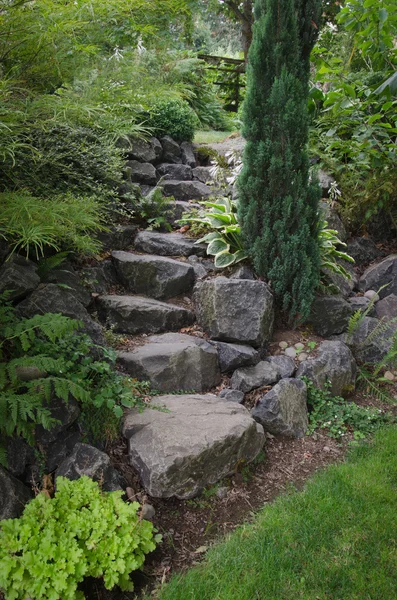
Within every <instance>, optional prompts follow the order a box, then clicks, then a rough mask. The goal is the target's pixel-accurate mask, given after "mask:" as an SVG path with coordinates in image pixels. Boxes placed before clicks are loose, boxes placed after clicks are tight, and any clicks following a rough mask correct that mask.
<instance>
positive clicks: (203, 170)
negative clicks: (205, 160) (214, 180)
mask: <svg viewBox="0 0 397 600" xmlns="http://www.w3.org/2000/svg"><path fill="white" fill-rule="evenodd" d="M211 169H212V167H196V168H195V169H193V177H194V179H197V180H198V181H201V183H208V182H209V181H211Z"/></svg>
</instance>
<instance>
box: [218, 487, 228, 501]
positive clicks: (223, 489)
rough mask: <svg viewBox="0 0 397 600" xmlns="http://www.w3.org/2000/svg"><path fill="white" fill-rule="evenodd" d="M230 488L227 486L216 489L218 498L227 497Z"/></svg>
mask: <svg viewBox="0 0 397 600" xmlns="http://www.w3.org/2000/svg"><path fill="white" fill-rule="evenodd" d="M228 491H229V490H228V489H227V487H220V488H218V489H217V490H216V496H217V498H219V499H220V500H224V499H225V498H226V497H227V493H228Z"/></svg>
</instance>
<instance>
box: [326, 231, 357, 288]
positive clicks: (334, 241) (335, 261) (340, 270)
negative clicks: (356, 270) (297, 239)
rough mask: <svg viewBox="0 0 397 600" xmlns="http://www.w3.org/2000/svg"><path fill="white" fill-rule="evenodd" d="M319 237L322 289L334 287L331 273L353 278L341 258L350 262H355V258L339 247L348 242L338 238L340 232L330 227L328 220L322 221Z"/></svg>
mask: <svg viewBox="0 0 397 600" xmlns="http://www.w3.org/2000/svg"><path fill="white" fill-rule="evenodd" d="M318 239H319V244H320V259H321V263H320V269H321V282H320V287H321V288H322V289H330V288H331V289H332V288H333V287H334V286H333V283H332V281H331V280H330V279H329V274H330V273H335V275H338V276H340V277H343V278H345V279H351V278H352V276H351V274H350V273H349V271H347V270H346V269H345V267H344V266H343V265H342V264H341V263H340V260H344V261H346V262H349V263H354V259H353V258H352V257H351V256H350V255H349V254H347V252H343V251H342V250H339V249H338V248H341V247H342V248H346V247H347V244H345V243H344V242H342V241H341V240H340V239H339V238H338V232H337V231H335V230H334V229H329V228H328V223H327V221H324V220H322V221H320V228H319V233H318Z"/></svg>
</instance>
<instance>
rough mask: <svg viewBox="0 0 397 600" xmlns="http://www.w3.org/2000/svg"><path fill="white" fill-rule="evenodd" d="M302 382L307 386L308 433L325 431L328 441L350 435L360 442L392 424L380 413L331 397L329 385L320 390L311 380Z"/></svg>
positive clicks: (384, 414) (305, 379)
mask: <svg viewBox="0 0 397 600" xmlns="http://www.w3.org/2000/svg"><path fill="white" fill-rule="evenodd" d="M302 379H303V380H304V382H305V383H306V386H307V403H308V405H309V433H313V432H314V431H315V430H316V429H325V430H326V431H327V434H328V435H329V436H330V437H333V438H336V439H339V438H342V437H344V436H345V435H346V434H348V433H353V436H354V439H355V440H359V439H362V438H365V437H366V436H367V435H369V434H371V433H374V431H376V430H377V429H379V428H380V427H382V426H383V425H384V424H385V423H390V422H391V420H392V417H391V415H390V414H387V413H384V412H383V411H382V410H381V409H377V408H372V407H364V406H359V405H357V404H356V403H355V402H348V401H346V400H345V399H344V398H341V397H340V396H334V395H333V394H332V392H331V389H330V388H331V386H330V384H329V383H327V384H326V385H325V386H324V389H322V390H321V389H318V388H316V387H315V385H314V384H313V382H312V381H310V379H307V378H306V377H302Z"/></svg>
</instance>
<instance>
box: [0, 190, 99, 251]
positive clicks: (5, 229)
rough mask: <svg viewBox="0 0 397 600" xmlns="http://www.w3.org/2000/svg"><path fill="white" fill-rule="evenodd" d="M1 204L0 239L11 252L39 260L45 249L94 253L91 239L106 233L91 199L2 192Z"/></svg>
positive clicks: (94, 201) (97, 247)
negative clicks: (33, 255)
mask: <svg viewBox="0 0 397 600" xmlns="http://www.w3.org/2000/svg"><path fill="white" fill-rule="evenodd" d="M0 203H1V206H2V210H1V213H0V236H2V237H4V238H5V239H6V240H7V241H8V242H9V243H10V245H11V247H12V249H13V251H16V250H18V251H21V250H22V251H24V252H25V253H26V255H30V254H35V255H36V258H39V256H40V255H41V256H43V255H44V252H45V250H46V249H48V248H52V249H54V250H56V251H59V250H60V248H67V249H68V250H76V251H78V252H84V253H94V252H96V251H98V249H99V247H100V244H99V242H98V241H97V240H96V239H95V237H93V236H94V234H95V233H96V232H97V231H101V230H102V231H103V230H104V229H105V225H104V220H105V211H104V208H103V206H102V205H101V203H100V202H98V201H97V200H96V199H95V198H94V197H93V196H83V195H82V196H72V195H71V194H63V195H59V196H54V197H52V198H51V199H47V198H46V199H44V198H37V197H34V196H32V195H30V193H29V192H3V193H0Z"/></svg>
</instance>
